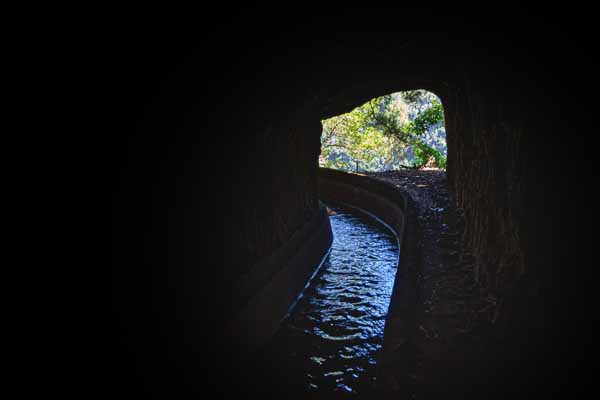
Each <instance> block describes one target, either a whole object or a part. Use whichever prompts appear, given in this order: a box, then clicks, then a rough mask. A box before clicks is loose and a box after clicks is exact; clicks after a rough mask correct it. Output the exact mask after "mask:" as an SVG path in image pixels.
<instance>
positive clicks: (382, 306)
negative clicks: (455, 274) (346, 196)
mask: <svg viewBox="0 0 600 400" xmlns="http://www.w3.org/2000/svg"><path fill="white" fill-rule="evenodd" d="M329 209H330V220H331V226H332V229H333V235H334V240H333V245H332V249H331V253H330V255H329V257H328V258H327V259H326V261H325V262H324V263H323V265H322V266H321V269H320V270H319V272H318V273H317V274H316V276H315V277H314V278H313V279H312V281H311V282H310V284H309V286H308V287H307V288H306V289H305V290H304V291H303V293H302V295H301V296H300V298H299V299H298V302H297V303H296V305H295V306H294V308H293V309H292V310H291V313H290V315H289V316H288V317H287V318H286V319H285V320H284V323H283V326H282V328H281V329H280V330H279V332H278V333H277V335H276V337H275V339H274V341H273V342H272V344H271V345H270V351H271V352H273V353H274V354H276V355H277V358H278V359H279V360H278V361H277V363H278V368H279V370H280V371H279V373H280V374H281V375H282V376H284V377H285V378H283V379H284V380H285V381H286V382H285V383H286V384H289V385H290V386H293V387H294V390H300V391H308V392H320V393H322V394H326V393H331V392H345V393H353V394H365V393H366V392H369V391H370V390H372V387H373V384H374V380H375V364H376V360H377V356H378V351H379V349H380V348H381V346H382V343H383V327H384V323H385V317H386V313H387V309H388V305H389V303H390V296H391V293H392V288H393V283H394V277H395V275H396V267H397V264H398V243H397V239H396V237H395V236H394V235H393V234H392V233H391V232H390V231H389V230H388V229H387V228H386V227H385V226H383V225H382V224H380V223H379V222H377V221H376V220H375V219H373V218H372V217H370V216H367V215H365V214H364V213H361V212H359V211H357V210H355V209H351V208H347V207H342V206H338V205H335V206H334V205H330V206H329ZM279 379H281V377H279Z"/></svg>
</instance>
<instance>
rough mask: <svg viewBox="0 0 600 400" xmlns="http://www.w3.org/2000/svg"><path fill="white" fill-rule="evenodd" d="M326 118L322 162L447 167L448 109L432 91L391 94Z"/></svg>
mask: <svg viewBox="0 0 600 400" xmlns="http://www.w3.org/2000/svg"><path fill="white" fill-rule="evenodd" d="M322 124H323V133H322V135H321V156H320V159H319V164H320V165H321V166H322V167H328V168H334V169H340V170H347V171H348V170H352V171H354V170H357V169H358V170H361V171H385V170H395V169H401V168H414V169H420V168H423V167H434V168H442V169H445V168H446V131H445V128H444V109H443V107H442V103H441V101H440V99H439V98H438V97H437V96H436V95H434V94H433V93H431V92H428V91H425V90H413V91H407V92H398V93H392V94H388V95H385V96H382V97H378V98H375V99H372V100H370V101H368V102H367V103H365V104H363V105H362V106H360V107H357V108H355V109H354V110H352V111H351V112H349V113H347V114H343V115H339V116H336V117H333V118H329V119H327V120H324V121H322Z"/></svg>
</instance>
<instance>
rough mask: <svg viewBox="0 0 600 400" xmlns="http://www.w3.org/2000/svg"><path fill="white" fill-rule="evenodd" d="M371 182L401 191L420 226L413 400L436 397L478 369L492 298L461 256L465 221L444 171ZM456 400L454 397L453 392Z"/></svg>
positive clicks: (396, 174) (410, 173)
mask: <svg viewBox="0 0 600 400" xmlns="http://www.w3.org/2000/svg"><path fill="white" fill-rule="evenodd" d="M368 175H370V176H371V177H374V178H377V179H381V180H385V181H387V182H390V183H392V184H394V185H395V186H397V187H401V188H402V189H403V190H404V191H406V192H408V193H409V194H410V195H411V197H412V198H413V199H414V200H415V205H416V207H417V213H418V218H419V223H420V226H421V246H422V251H421V253H422V256H423V259H422V265H421V276H420V279H419V282H418V286H419V287H418V290H419V301H418V309H417V321H418V322H417V334H416V343H415V345H416V358H417V363H416V369H415V371H414V374H413V375H412V381H413V383H414V388H413V389H412V391H413V394H412V396H414V397H415V398H417V399H425V398H440V397H439V396H440V395H441V394H442V393H444V394H445V395H446V396H450V395H451V393H450V391H456V390H462V389H458V388H459V386H460V385H457V383H458V384H460V383H461V382H466V381H465V379H467V377H469V376H471V377H473V378H474V379H473V380H472V381H471V382H476V381H477V379H476V378H475V377H474V375H476V374H478V373H480V372H481V371H478V370H469V368H470V366H473V365H479V366H480V364H479V363H472V362H471V361H472V360H476V359H478V358H479V359H480V358H481V355H482V353H483V352H484V351H485V346H486V342H485V341H486V337H487V336H488V333H487V331H488V329H489V321H490V320H491V319H492V317H493V316H492V315H491V314H490V313H491V312H492V310H493V307H490V305H491V304H492V303H491V302H493V299H489V298H486V296H485V294H482V293H480V292H479V289H478V288H477V285H476V283H475V280H474V276H473V270H474V267H473V260H472V257H470V256H469V254H467V253H465V251H464V243H463V238H462V235H463V230H464V222H463V216H462V214H461V210H459V209H456V207H455V206H454V205H453V201H452V199H451V197H450V194H449V192H448V189H447V180H446V174H445V172H444V171H437V170H424V171H390V172H381V173H370V174H368ZM453 394H455V395H458V394H456V393H453Z"/></svg>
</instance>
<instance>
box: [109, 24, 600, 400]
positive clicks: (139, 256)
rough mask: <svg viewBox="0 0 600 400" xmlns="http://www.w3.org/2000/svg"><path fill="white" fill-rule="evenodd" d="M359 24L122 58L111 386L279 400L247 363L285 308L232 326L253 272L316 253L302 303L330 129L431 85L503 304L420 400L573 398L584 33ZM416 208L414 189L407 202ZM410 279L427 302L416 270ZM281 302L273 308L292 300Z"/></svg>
mask: <svg viewBox="0 0 600 400" xmlns="http://www.w3.org/2000/svg"><path fill="white" fill-rule="evenodd" d="M357 18H359V17H358V15H354V14H353V15H352V16H350V15H344V18H341V20H342V21H343V22H339V21H338V20H337V19H336V20H335V21H337V22H335V23H333V22H332V21H333V20H332V19H331V18H330V17H329V16H328V17H325V16H322V17H317V16H312V17H311V18H307V19H306V20H302V21H294V24H295V25H294V26H296V27H297V29H296V30H292V29H287V28H289V27H288V26H287V22H285V21H284V20H277V21H275V22H273V21H270V22H271V23H273V24H275V26H272V29H270V30H268V31H264V32H263V31H260V30H256V29H254V27H255V24H257V23H266V22H267V21H266V20H265V19H266V18H264V17H263V19H260V18H259V16H258V15H254V14H252V18H248V15H247V14H244V13H240V14H239V15H237V14H231V15H230V16H229V19H228V20H227V21H228V22H223V24H221V25H218V26H217V24H216V23H213V25H203V28H198V30H192V31H191V32H186V34H185V35H183V34H181V35H175V34H172V35H171V36H169V35H166V34H165V33H164V32H162V33H156V34H152V33H149V31H144V32H145V33H143V34H141V35H132V37H131V39H130V40H127V41H125V45H123V49H122V51H120V52H119V53H118V54H117V56H118V59H119V65H121V69H120V70H119V73H118V74H119V77H118V79H119V80H118V81H119V83H121V82H122V87H123V90H124V94H123V95H122V96H121V99H120V100H119V101H120V102H119V111H120V112H122V113H123V115H124V118H125V119H126V121H129V122H128V123H127V124H126V125H125V126H126V127H127V129H128V131H127V132H124V133H120V132H115V133H111V134H110V144H111V147H112V150H113V153H112V162H111V164H112V166H113V167H114V168H112V169H111V174H112V175H111V184H112V186H111V195H112V258H111V260H112V265H111V270H112V280H111V293H112V296H111V312H110V317H109V319H108V323H107V324H105V326H106V328H107V333H106V335H105V336H104V337H109V338H110V340H108V341H106V340H104V341H103V342H105V343H106V346H107V351H105V352H103V354H102V356H103V357H105V358H106V368H105V370H104V372H103V374H105V375H102V376H106V378H105V381H107V382H109V383H110V384H109V385H108V386H107V390H108V391H109V392H111V393H115V392H119V393H123V394H129V395H139V394H145V395H153V396H156V397H157V398H165V397H173V396H175V398H178V396H179V395H181V396H182V397H183V396H189V395H198V394H208V393H211V394H212V395H213V396H215V395H218V396H221V397H224V398H239V397H240V396H241V395H245V394H252V393H259V394H260V395H262V396H263V397H265V398H269V393H271V392H270V389H272V388H275V387H276V386H277V383H276V382H271V381H269V377H268V376H264V374H263V373H261V368H262V367H263V366H261V364H257V363H254V364H252V362H250V364H248V360H247V358H246V355H245V354H244V352H245V351H246V350H248V348H250V347H251V346H254V345H255V344H256V345H257V346H258V344H257V343H259V342H261V340H262V339H260V337H262V336H265V337H268V336H269V335H270V334H272V333H273V332H272V331H274V330H276V328H277V321H278V320H279V319H278V318H280V317H281V315H279V314H280V313H281V311H277V312H275V311H273V314H272V315H271V314H268V312H267V311H264V310H265V309H261V310H262V311H260V315H263V316H265V317H264V318H265V320H264V321H261V322H260V323H258V322H256V321H254V322H253V320H252V318H249V319H246V320H245V322H239V323H238V324H237V325H235V324H234V325H235V327H234V328H231V326H232V321H233V320H235V318H236V316H237V315H239V314H240V312H241V310H242V309H243V308H244V305H245V304H247V303H248V299H249V298H250V297H252V296H254V295H256V294H257V293H261V290H262V289H264V287H265V285H266V283H265V282H268V281H269V278H268V277H266V278H261V279H263V280H262V281H260V279H259V278H256V279H258V281H256V282H258V283H256V284H255V285H254V286H252V285H249V286H245V287H244V288H242V289H240V284H239V282H240V279H241V278H242V277H245V276H246V277H247V276H250V275H252V273H255V272H256V271H257V270H258V271H259V274H260V272H261V271H262V272H263V273H265V274H266V272H264V271H266V268H275V269H276V268H281V265H284V264H285V265H287V264H286V263H287V262H288V261H289V260H290V259H291V258H293V257H294V255H296V256H297V255H298V254H300V253H299V252H300V250H299V249H300V248H304V247H302V246H305V247H306V248H305V249H304V250H302V253H301V255H300V256H297V257H299V258H298V260H300V261H298V265H301V267H298V268H304V270H303V271H304V272H302V273H301V274H300V275H298V276H299V277H297V278H294V279H295V280H293V285H292V286H293V287H294V288H295V289H293V293H291V294H289V293H288V295H287V297H286V298H288V299H289V298H292V297H294V296H295V295H297V294H299V291H300V290H301V289H302V288H303V287H304V286H305V285H306V283H307V281H308V278H309V277H310V275H311V274H312V273H313V272H314V269H315V268H317V266H318V265H319V263H321V261H322V259H323V257H325V255H326V253H327V250H328V248H329V243H328V241H327V240H328V239H327V238H328V233H327V227H325V228H319V227H321V226H323V224H325V223H326V222H327V215H326V214H323V208H322V205H321V200H322V195H323V193H322V192H323V190H324V189H323V182H324V180H323V179H324V178H323V176H324V175H323V174H327V172H323V171H322V170H320V169H319V167H318V157H319V154H320V135H321V132H322V127H321V121H322V120H323V119H326V118H329V117H332V116H334V115H339V114H342V113H345V112H348V111H350V110H352V109H353V108H354V107H356V106H358V105H360V104H363V103H364V102H365V101H367V100H369V99H371V98H374V97H377V96H381V95H384V94H387V93H393V92H398V91H406V90H414V89H425V90H428V91H431V92H433V93H435V94H436V95H437V96H439V98H440V99H441V100H442V103H443V105H444V110H445V121H446V135H447V149H448V157H447V170H446V179H447V185H448V191H449V192H450V193H452V196H453V199H454V201H455V207H456V208H458V209H460V210H461V211H462V212H463V213H464V214H463V215H464V225H465V226H464V249H463V250H462V251H466V252H468V253H469V255H470V256H471V257H472V260H473V264H472V271H470V276H472V277H473V279H474V280H475V282H476V285H477V290H480V291H481V292H482V293H484V292H485V293H490V292H493V293H495V294H496V296H497V302H496V303H495V304H494V307H493V321H494V323H493V324H491V325H490V327H489V329H488V330H487V331H486V332H484V333H483V335H484V336H485V337H487V338H490V343H493V345H490V346H489V347H488V348H487V349H486V351H485V352H484V353H481V354H479V355H478V356H477V357H474V358H469V359H464V360H461V361H460V362H461V363H462V364H459V365H458V366H457V365H455V364H452V363H450V364H444V363H443V362H442V363H440V366H439V368H442V369H443V368H449V369H450V368H451V369H452V373H451V374H450V373H449V374H448V375H449V376H450V375H451V376H452V380H453V381H452V382H450V383H449V382H437V381H432V382H425V384H424V385H425V386H427V385H429V386H427V388H426V389H425V390H424V391H422V395H421V396H420V397H421V398H442V396H443V398H471V397H472V398H475V397H481V396H484V397H486V398H507V397H508V398H514V397H518V398H520V397H521V396H522V397H528V396H529V395H530V394H531V393H537V392H539V391H546V392H549V393H557V392H559V391H561V390H566V389H567V388H568V385H567V382H568V379H569V376H570V375H569V371H568V368H566V367H565V360H566V358H568V357H570V356H572V353H569V351H568V350H565V347H566V343H573V342H572V340H571V339H572V336H571V335H572V334H573V333H572V332H571V329H570V328H569V326H571V325H572V324H573V321H576V320H578V319H579V314H578V313H579V311H576V310H573V309H572V308H571V307H570V306H569V305H568V304H567V303H566V300H565V299H566V298H569V297H571V296H572V295H571V293H574V286H573V285H571V283H572V282H573V276H572V275H570V273H569V271H570V268H571V266H573V264H574V262H573V258H572V255H571V254H572V253H570V251H569V249H570V248H571V247H569V246H570V245H571V243H572V242H573V241H574V240H575V239H574V238H573V236H571V235H570V234H569V232H573V231H574V229H575V228H574V224H575V222H574V221H577V218H576V217H572V215H574V214H571V212H573V213H576V212H577V211H576V207H574V204H575V202H576V200H575V197H574V196H576V194H573V191H579V193H582V190H583V189H581V188H578V187H579V185H578V181H577V179H579V178H575V180H572V179H571V178H569V175H567V176H566V174H567V172H565V169H564V168H565V165H578V166H584V165H585V164H586V163H587V162H588V160H589V159H588V158H586V157H585V156H581V154H584V153H586V152H587V151H588V150H587V149H585V146H582V147H583V148H582V149H581V150H579V151H580V153H579V154H577V157H580V158H578V159H577V160H573V159H572V157H575V156H576V155H574V154H573V153H569V152H567V151H565V149H564V137H565V136H564V135H565V134H567V133H566V132H570V133H569V135H571V136H570V137H573V136H576V137H578V136H577V133H576V132H578V130H577V129H578V128H579V126H577V128H576V127H575V125H574V124H573V123H572V122H571V120H570V119H569V118H568V115H571V113H576V112H577V110H575V105H574V104H573V103H572V102H571V101H570V100H569V99H573V98H576V97H577V96H584V94H582V93H583V91H581V90H580V89H581V88H582V87H583V86H581V85H579V83H580V82H578V79H581V76H582V74H577V73H575V72H576V71H577V70H578V69H579V68H584V69H585V68H587V67H588V65H587V64H585V63H584V62H582V63H577V64H574V63H573V62H572V61H568V57H564V56H563V57H558V58H557V57H555V54H556V52H555V50H556V49H557V48H560V49H561V51H562V52H565V53H568V54H570V55H572V57H571V58H570V60H575V59H579V58H578V57H579V54H580V53H579V51H580V50H581V49H580V47H578V46H582V44H581V42H577V41H576V40H575V39H573V36H572V35H569V34H568V33H566V32H563V31H561V30H560V29H559V28H558V27H557V26H556V24H554V23H553V22H552V21H551V20H548V21H541V20H536V21H537V24H538V25H536V27H537V28H536V30H535V31H533V32H530V31H528V30H527V31H526V30H519V28H520V27H521V25H518V26H519V28H515V30H514V31H512V32H511V33H510V34H507V33H490V32H484V31H481V30H471V31H467V32H465V33H454V32H452V33H449V32H402V31H389V30H388V31H359V30H357V29H354V30H353V29H352V27H353V26H354V25H352V24H351V23H350V21H353V22H356V21H357ZM446 22H447V21H446ZM521 22H522V21H521ZM524 25H525V24H524ZM228 32H229V33H231V32H235V33H236V34H235V35H231V36H228V35H227V34H226V33H228ZM566 71H568V73H569V74H570V75H569V76H568V78H567V77H566V75H565V74H566ZM557 160H563V161H557ZM582 160H583V161H582ZM332 174H334V173H332ZM331 179H334V178H331ZM335 179H338V178H335ZM339 179H341V180H344V179H346V181H345V182H346V184H347V185H350V186H352V187H360V185H367V184H365V183H364V182H362V181H361V182H362V183H361V182H358V181H354V180H355V179H358V178H357V177H356V176H354V177H350V178H348V177H342V178H339ZM565 181H568V182H571V183H570V184H569V185H570V186H573V187H574V188H573V189H571V188H567V187H566V186H565V185H566V184H565ZM368 185H370V184H368ZM388 189H389V188H384V189H377V190H382V191H386V190H388ZM365 190H367V189H365ZM369 190H370V189H369ZM381 193H383V192H381ZM381 193H380V194H381ZM386 193H387V192H386ZM381 195H382V196H384V195H383V194H381ZM385 196H388V197H389V196H391V197H393V196H396V194H385ZM411 201H412V200H411V199H408V200H407V199H405V198H404V197H402V196H400V197H399V198H398V200H397V204H401V203H403V202H411ZM365 204H366V203H365ZM366 207H369V204H366ZM403 207H408V206H406V204H405V205H404V206H403ZM404 212H405V213H406V215H409V214H410V211H409V208H404ZM374 213H375V212H374ZM375 214H376V213H375ZM405 224H406V225H405V228H404V229H405V231H406V232H409V234H407V235H406V236H407V239H406V240H407V241H408V242H407V243H408V244H406V246H407V247H406V248H407V249H408V248H409V247H412V248H413V250H411V252H412V253H410V252H409V250H406V251H407V256H406V257H403V255H404V253H403V252H404V251H405V250H404V249H403V250H402V251H401V255H400V259H401V260H402V259H403V258H405V259H406V260H407V261H406V263H409V262H411V263H412V264H411V265H412V266H413V267H414V268H417V269H418V265H419V257H422V255H420V254H419V248H420V247H422V246H421V243H420V242H419V240H418V229H419V219H418V218H417V217H416V216H412V217H409V216H407V217H406V220H405ZM319 229H322V230H321V231H319ZM319 232H321V233H319ZM319 234H320V235H322V237H321V239H315V238H317V237H318V235H319ZM329 235H330V233H329ZM311 240H312V241H311ZM329 240H330V239H329ZM313 242H315V243H316V242H318V243H316V244H314V243H313ZM290 243H294V245H293V246H292V245H291V244H290ZM307 243H313V244H310V245H309V244H307ZM286 246H287V247H286ZM294 246H295V247H294ZM292 247H293V249H292ZM288 248H289V249H291V250H285V249H288ZM282 249H284V250H282ZM286 252H288V253H289V254H288V253H286ZM409 253H410V254H412V255H411V256H410V257H409V255H408V254H409ZM411 257H412V259H411ZM401 262H403V261H401ZM257 266H258V267H257ZM269 266H270V267H269ZM413 267H407V268H413ZM261 268H262V269H261ZM573 268H574V266H573ZM415 271H416V270H415ZM415 274H417V272H415ZM252 276H254V275H252ZM257 276H258V275H257ZM249 279H250V278H249ZM252 279H254V278H252ZM259 281H260V282H259ZM290 285H291V284H290ZM407 285H408V283H407ZM411 285H412V286H411V288H412V289H414V291H415V293H418V289H419V285H420V283H419V280H418V277H417V276H416V275H415V277H414V280H413V281H412V283H411ZM278 287H279V289H281V290H288V289H289V287H288V286H285V287H284V288H283V289H282V287H281V286H278ZM289 290H291V289H289ZM406 290H409V289H406ZM268 296H274V295H273V294H272V293H271V294H270V295H267V297H266V298H265V300H264V301H265V304H268V305H269V306H268V307H271V308H273V309H274V308H277V309H278V310H282V309H285V310H287V308H288V307H289V305H290V304H291V303H290V304H287V303H286V304H283V303H281V304H279V303H277V301H278V300H277V299H281V298H283V297H268ZM290 296H291V297H290ZM415 296H416V297H415V298H414V299H412V301H413V302H414V303H418V301H419V298H418V295H417V294H415ZM284 297H285V296H284ZM407 301H408V300H407ZM407 304H409V303H407ZM265 307H267V306H265ZM268 307H267V308H268ZM277 313H279V314H277ZM407 315H409V316H408V317H406V318H407V320H406V321H404V322H403V323H406V324H407V328H403V329H412V330H417V329H418V328H419V321H418V320H417V321H415V320H412V321H411V320H410V318H413V319H414V318H418V317H414V316H413V317H410V315H413V314H411V313H410V312H408V314H407ZM244 324H246V325H244ZM259 331H260V332H259ZM261 335H262V336H261ZM251 336H252V337H253V338H254V339H248V338H249V337H251ZM257 337H259V338H258V339H257ZM249 340H250V341H251V342H252V343H254V344H252V345H250V344H249V343H250V342H249ZM265 340H266V339H265ZM390 351H391V350H390ZM402 354H403V356H402V357H406V359H405V361H406V363H408V364H410V362H411V358H410V356H409V355H407V353H406V354H405V353H402ZM449 366H452V367H449ZM270 367H271V368H272V366H270ZM444 375H445V374H444V372H440V373H439V374H437V375H436V376H444ZM557 376H560V377H561V379H556V377H557ZM396 383H397V385H395V384H390V383H389V382H388V383H387V386H386V383H384V382H382V383H381V385H382V386H383V387H382V388H381V390H380V392H377V396H376V398H380V397H381V398H400V397H402V396H403V395H405V394H406V393H409V390H412V389H411V388H410V387H409V386H411V385H410V384H403V381H402V380H401V379H400V380H398V381H397V382H396ZM273 393H275V392H273ZM296 395H298V394H289V396H288V398H295V397H294V396H296ZM386 396H387V397H386ZM209 397H210V396H209ZM298 397H299V398H303V397H302V396H300V395H298Z"/></svg>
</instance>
